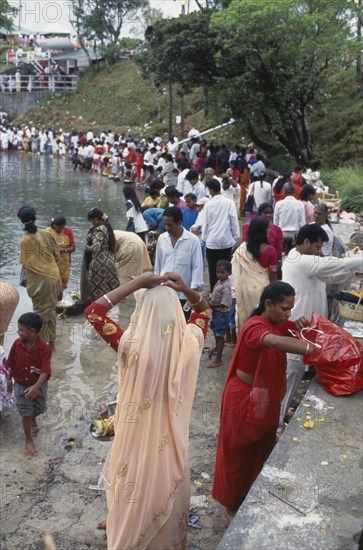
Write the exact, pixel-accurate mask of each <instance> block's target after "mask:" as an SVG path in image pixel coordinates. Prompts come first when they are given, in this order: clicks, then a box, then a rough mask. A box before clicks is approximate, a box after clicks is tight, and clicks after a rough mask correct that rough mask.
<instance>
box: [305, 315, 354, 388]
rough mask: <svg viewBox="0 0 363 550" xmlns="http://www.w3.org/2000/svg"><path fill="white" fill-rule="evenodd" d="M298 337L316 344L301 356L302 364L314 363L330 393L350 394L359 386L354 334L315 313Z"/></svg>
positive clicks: (321, 380) (320, 380) (318, 374)
mask: <svg viewBox="0 0 363 550" xmlns="http://www.w3.org/2000/svg"><path fill="white" fill-rule="evenodd" d="M300 337H301V338H302V339H304V340H306V341H308V342H312V343H313V344H315V345H317V346H318V347H316V348H315V350H314V351H313V353H312V354H311V355H308V356H304V363H305V364H306V365H314V367H315V370H316V376H317V378H318V380H319V382H321V383H322V384H323V385H324V390H325V391H327V392H328V393H331V394H333V395H350V394H351V393H355V392H357V391H359V390H362V389H363V346H362V345H361V344H360V343H359V342H358V340H357V339H356V338H354V336H352V335H351V334H349V332H347V331H346V330H344V329H342V328H340V327H338V326H337V325H335V324H334V323H332V322H331V321H328V319H325V317H322V316H321V315H319V314H318V313H313V315H312V317H311V321H310V326H309V327H307V328H305V329H303V330H302V331H301V333H300Z"/></svg>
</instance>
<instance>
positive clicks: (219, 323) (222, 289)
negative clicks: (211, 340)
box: [208, 260, 232, 368]
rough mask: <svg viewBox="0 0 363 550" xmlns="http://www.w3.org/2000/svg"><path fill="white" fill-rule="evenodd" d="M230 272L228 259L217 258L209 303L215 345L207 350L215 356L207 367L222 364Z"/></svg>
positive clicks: (230, 267) (230, 297) (227, 326)
mask: <svg viewBox="0 0 363 550" xmlns="http://www.w3.org/2000/svg"><path fill="white" fill-rule="evenodd" d="M231 273H232V264H231V262H229V261H228V260H219V261H218V262H217V267H216V274H217V279H218V281H217V283H216V284H215V286H214V288H213V292H212V296H211V299H210V301H209V305H210V307H211V308H212V319H211V323H210V326H211V329H212V330H213V332H214V337H215V340H216V345H215V347H214V348H213V349H210V350H209V351H210V352H211V353H215V354H216V356H215V358H214V359H213V361H212V362H211V363H209V365H208V368H215V367H219V366H220V365H221V364H222V353H223V348H224V337H225V336H226V333H227V330H228V328H229V314H230V309H231V305H232V290H231V281H230V279H229V276H230V274H231Z"/></svg>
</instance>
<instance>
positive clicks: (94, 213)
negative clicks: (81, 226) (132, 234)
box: [87, 208, 116, 252]
mask: <svg viewBox="0 0 363 550" xmlns="http://www.w3.org/2000/svg"><path fill="white" fill-rule="evenodd" d="M96 218H97V219H98V220H101V221H102V223H103V225H104V226H105V227H106V228H107V233H108V249H109V250H110V251H111V252H115V248H116V239H115V235H114V233H113V229H112V226H111V224H110V223H109V221H108V216H107V214H105V213H104V212H102V210H101V209H100V208H92V209H91V210H90V211H89V212H88V214H87V219H88V220H94V219H96Z"/></svg>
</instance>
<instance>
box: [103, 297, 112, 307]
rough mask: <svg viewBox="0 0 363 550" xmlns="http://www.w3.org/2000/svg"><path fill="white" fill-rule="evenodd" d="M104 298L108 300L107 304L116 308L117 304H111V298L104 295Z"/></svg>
mask: <svg viewBox="0 0 363 550" xmlns="http://www.w3.org/2000/svg"><path fill="white" fill-rule="evenodd" d="M103 297H104V299H105V300H106V302H107V303H108V304H110V306H111V307H115V304H113V303H112V302H111V300H110V298H109V297H108V296H107V294H104V295H103Z"/></svg>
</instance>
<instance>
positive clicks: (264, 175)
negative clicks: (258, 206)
mask: <svg viewBox="0 0 363 550" xmlns="http://www.w3.org/2000/svg"><path fill="white" fill-rule="evenodd" d="M265 177H266V172H265V171H264V170H262V172H260V173H259V176H258V179H259V180H260V187H261V189H262V187H263V182H264V178H265Z"/></svg>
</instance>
